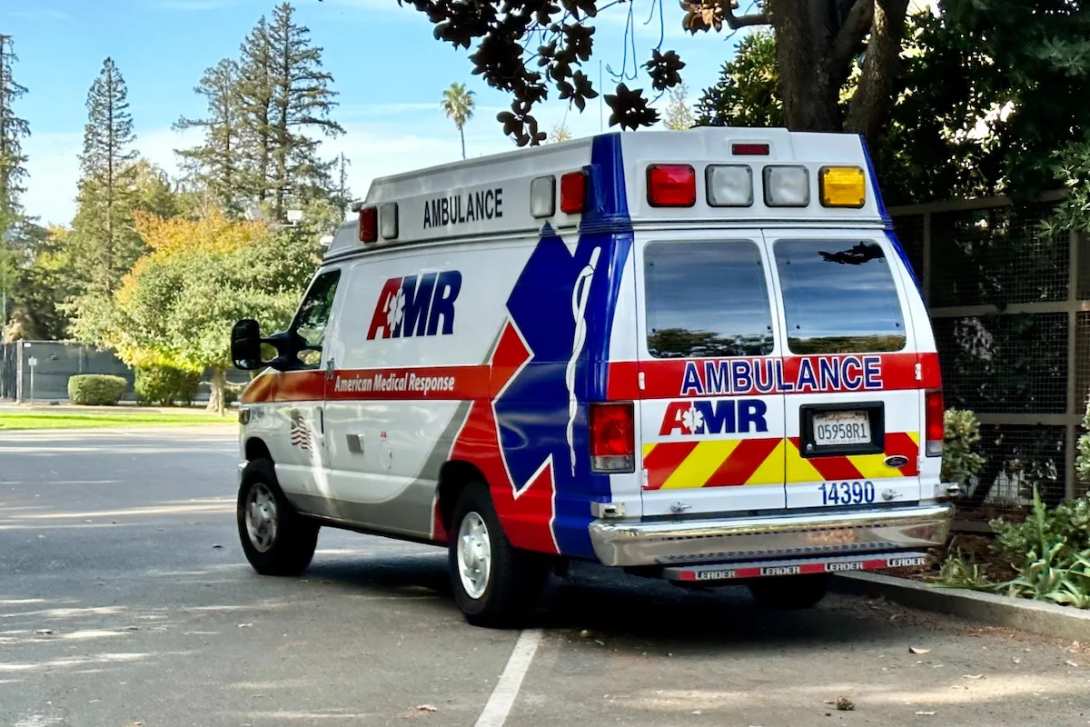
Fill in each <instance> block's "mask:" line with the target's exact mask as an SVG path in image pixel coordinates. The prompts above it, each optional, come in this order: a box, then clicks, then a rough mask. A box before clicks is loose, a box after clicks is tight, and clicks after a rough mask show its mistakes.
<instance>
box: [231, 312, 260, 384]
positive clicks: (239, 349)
mask: <svg viewBox="0 0 1090 727" xmlns="http://www.w3.org/2000/svg"><path fill="white" fill-rule="evenodd" d="M231 360H232V361H234V364H235V368H237V369H242V370H243V371H253V370H254V369H259V368H261V367H262V366H267V365H268V364H267V362H264V361H262V360H261V326H259V325H258V323H257V321H255V320H252V319H250V318H244V319H242V320H241V321H239V322H238V323H236V324H235V326H234V328H232V329H231Z"/></svg>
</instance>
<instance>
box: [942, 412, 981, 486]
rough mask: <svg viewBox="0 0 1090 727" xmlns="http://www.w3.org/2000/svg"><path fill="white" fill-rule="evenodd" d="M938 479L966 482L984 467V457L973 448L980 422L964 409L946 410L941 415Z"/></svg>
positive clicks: (978, 438)
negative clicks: (940, 467)
mask: <svg viewBox="0 0 1090 727" xmlns="http://www.w3.org/2000/svg"><path fill="white" fill-rule="evenodd" d="M943 424H944V426H945V430H946V431H945V433H944V435H943V443H942V481H943V482H957V483H959V484H961V485H968V483H969V479H970V478H972V477H973V475H975V474H977V473H978V472H980V470H981V469H983V467H984V458H983V457H981V456H980V455H979V454H977V453H976V452H974V451H973V446H974V445H975V444H976V443H977V442H979V441H980V422H978V421H977V420H976V414H974V413H973V412H971V411H968V410H965V409H947V411H946V414H945V416H944V417H943Z"/></svg>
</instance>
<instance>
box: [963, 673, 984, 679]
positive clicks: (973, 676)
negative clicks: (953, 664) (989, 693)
mask: <svg viewBox="0 0 1090 727" xmlns="http://www.w3.org/2000/svg"><path fill="white" fill-rule="evenodd" d="M961 678H962V679H983V678H984V675H983V674H962V675H961Z"/></svg>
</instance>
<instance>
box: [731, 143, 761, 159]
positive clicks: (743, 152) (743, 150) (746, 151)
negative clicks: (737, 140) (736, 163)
mask: <svg viewBox="0 0 1090 727" xmlns="http://www.w3.org/2000/svg"><path fill="white" fill-rule="evenodd" d="M730 153H731V154H733V155H735V156H740V157H741V156H762V157H766V156H768V144H731V145H730Z"/></svg>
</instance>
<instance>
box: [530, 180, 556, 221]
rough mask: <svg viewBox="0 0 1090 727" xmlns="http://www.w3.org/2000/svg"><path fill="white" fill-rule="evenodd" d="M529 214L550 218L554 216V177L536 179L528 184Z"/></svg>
mask: <svg viewBox="0 0 1090 727" xmlns="http://www.w3.org/2000/svg"><path fill="white" fill-rule="evenodd" d="M530 214H531V215H532V216H533V217H552V216H553V215H555V214H556V177H554V176H553V175H551V174H550V175H549V176H547V177H538V178H537V179H534V180H532V181H531V182H530Z"/></svg>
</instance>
